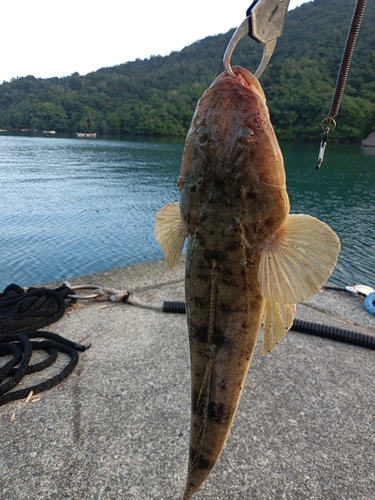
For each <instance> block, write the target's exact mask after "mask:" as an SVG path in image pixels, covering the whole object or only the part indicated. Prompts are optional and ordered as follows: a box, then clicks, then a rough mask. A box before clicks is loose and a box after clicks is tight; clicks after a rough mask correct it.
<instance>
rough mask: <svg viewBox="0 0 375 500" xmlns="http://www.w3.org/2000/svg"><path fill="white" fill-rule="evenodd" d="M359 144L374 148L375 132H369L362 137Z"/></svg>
mask: <svg viewBox="0 0 375 500" xmlns="http://www.w3.org/2000/svg"><path fill="white" fill-rule="evenodd" d="M361 146H365V147H373V148H375V132H371V134H370V135H368V136H367V137H366V139H363V141H361Z"/></svg>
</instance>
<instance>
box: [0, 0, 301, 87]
mask: <svg viewBox="0 0 375 500" xmlns="http://www.w3.org/2000/svg"><path fill="white" fill-rule="evenodd" d="M280 1H282V0H280ZM306 1H308V0H291V2H290V5H289V10H291V9H294V8H295V7H296V6H299V5H301V4H303V3H305V2H306ZM250 4H251V0H247V2H243V1H240V0H230V1H226V2H224V1H223V0H216V2H207V1H205V0H189V1H182V0H158V1H155V0H154V1H152V0H143V1H140V0H104V1H103V0H100V1H99V0H64V1H60V2H52V1H51V0H33V1H31V0H14V1H5V0H2V1H1V2H0V33H1V56H0V83H1V82H3V81H10V80H11V78H16V77H22V76H27V75H34V76H36V77H38V78H48V77H53V76H67V75H70V74H72V73H74V72H76V71H77V72H78V73H79V74H81V75H85V74H86V73H89V72H90V71H95V70H97V69H99V68H102V67H105V66H114V65H116V64H121V63H124V62H127V61H134V60H135V59H137V58H139V59H145V58H147V57H150V56H151V55H163V56H164V55H168V54H170V53H171V52H172V51H176V50H177V51H178V50H181V49H183V48H184V47H186V46H187V45H190V44H191V43H193V42H195V41H197V40H200V39H202V38H205V37H206V36H210V35H217V34H218V33H226V32H227V31H228V30H230V29H231V28H235V27H237V26H239V25H240V24H241V22H242V21H243V19H244V18H245V15H246V9H247V8H248V7H249V6H250Z"/></svg>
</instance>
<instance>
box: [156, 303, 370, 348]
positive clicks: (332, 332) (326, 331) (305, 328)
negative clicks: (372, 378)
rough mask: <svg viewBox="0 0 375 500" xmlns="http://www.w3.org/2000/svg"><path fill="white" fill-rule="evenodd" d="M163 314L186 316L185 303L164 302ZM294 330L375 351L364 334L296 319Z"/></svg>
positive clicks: (368, 336) (367, 336)
mask: <svg viewBox="0 0 375 500" xmlns="http://www.w3.org/2000/svg"><path fill="white" fill-rule="evenodd" d="M163 312H165V313H178V314H186V307H185V302H168V301H164V302H163ZM292 330H294V331H295V332H299V333H307V334H309V335H315V336H316V337H322V338H324V339H330V340H336V341H337V342H344V343H346V344H352V345H355V346H358V347H365V348H366V349H372V350H373V351H375V337H371V335H365V334H363V333H357V332H353V331H351V330H343V329H342V328H336V327H334V326H328V325H321V324H319V323H311V322H310V321H302V320H299V319H295V320H294V321H293V326H292Z"/></svg>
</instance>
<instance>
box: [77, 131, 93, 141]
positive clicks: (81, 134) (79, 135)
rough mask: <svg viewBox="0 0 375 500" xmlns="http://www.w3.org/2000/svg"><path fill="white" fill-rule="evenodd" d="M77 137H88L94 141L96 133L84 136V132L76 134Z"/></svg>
mask: <svg viewBox="0 0 375 500" xmlns="http://www.w3.org/2000/svg"><path fill="white" fill-rule="evenodd" d="M76 136H77V137H89V138H90V139H96V132H94V133H93V134H86V133H84V132H76Z"/></svg>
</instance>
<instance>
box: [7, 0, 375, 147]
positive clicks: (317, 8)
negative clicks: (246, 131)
mask: <svg viewBox="0 0 375 500" xmlns="http://www.w3.org/2000/svg"><path fill="white" fill-rule="evenodd" d="M354 4H355V0H314V1H313V2H310V3H306V4H303V5H302V6H301V7H299V8H297V9H295V10H293V11H291V12H289V13H288V15H287V21H286V26H285V30H284V34H283V36H282V37H281V38H280V39H279V40H278V43H277V46H276V50H275V53H274V56H273V58H272V60H271V62H270V64H269V66H268V68H267V70H266V71H265V72H264V74H263V76H262V78H261V83H262V86H263V88H264V90H265V93H266V96H267V99H268V106H269V108H270V112H271V118H272V122H273V125H274V127H275V129H276V132H277V134H278V136H279V138H281V139H288V140H309V139H316V138H318V137H319V138H320V135H321V131H320V128H319V123H320V121H321V120H322V119H323V118H324V117H325V116H326V115H327V112H328V109H329V105H330V101H331V98H332V93H333V90H334V85H335V80H336V75H337V71H338V67H339V64H340V59H341V53H342V50H343V46H344V42H345V38H346V35H347V30H348V26H349V23H350V20H351V17H352V12H353V8H354ZM374 26H375V1H374V0H370V1H369V2H368V4H367V7H366V10H365V13H364V17H363V22H362V26H361V29H360V32H359V36H358V40H357V45H356V48H355V51H354V55H353V60H352V65H351V68H350V72H349V77H348V81H347V85H346V89H345V95H344V98H343V102H342V105H341V108H340V112H339V115H338V117H337V121H338V127H337V129H336V131H335V132H334V133H332V134H331V136H330V139H331V140H335V139H336V140H340V141H345V142H357V141H359V140H360V139H362V138H364V137H365V136H366V135H367V134H368V133H369V132H370V131H372V130H374V129H375V30H374ZM232 33H233V30H231V31H229V32H228V33H226V34H220V35H217V36H213V37H207V38H205V39H204V40H200V41H198V42H196V43H194V44H192V45H190V46H188V47H186V48H185V49H183V50H182V51H180V52H172V53H171V54H170V55H169V56H166V57H161V56H152V57H150V58H149V59H145V60H136V61H133V62H128V63H125V64H121V65H118V66H115V67H112V68H102V69H99V70H98V71H96V72H92V73H89V74H87V75H85V76H82V75H79V74H78V73H74V74H72V75H70V76H67V77H64V78H49V79H39V78H38V79H37V78H35V77H33V76H27V77H25V78H17V79H14V80H12V81H11V82H4V83H3V84H2V85H0V128H7V129H12V128H13V129H20V128H29V129H38V130H56V131H65V132H75V131H88V132H99V133H100V132H104V133H113V134H159V135H184V134H185V133H186V131H187V128H188V126H189V124H190V120H191V117H192V114H193V111H194V108H195V106H196V102H197V100H198V99H199V97H200V96H201V95H202V93H203V91H204V90H205V89H206V88H207V87H208V85H209V84H210V83H211V82H212V80H213V79H214V78H215V77H216V76H217V74H218V73H220V72H221V71H223V67H222V57H223V54H224V51H225V48H226V46H227V44H228V42H229V40H230V37H231V36H232ZM261 52H262V46H261V45H258V44H256V43H255V42H254V41H252V40H250V39H248V38H247V37H245V38H244V39H243V40H242V41H241V42H240V44H239V45H238V46H237V48H236V50H235V52H234V54H233V57H232V64H233V65H234V64H239V65H241V66H243V67H245V68H248V69H250V70H252V71H255V69H256V68H257V66H258V64H259V62H260V57H261Z"/></svg>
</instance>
